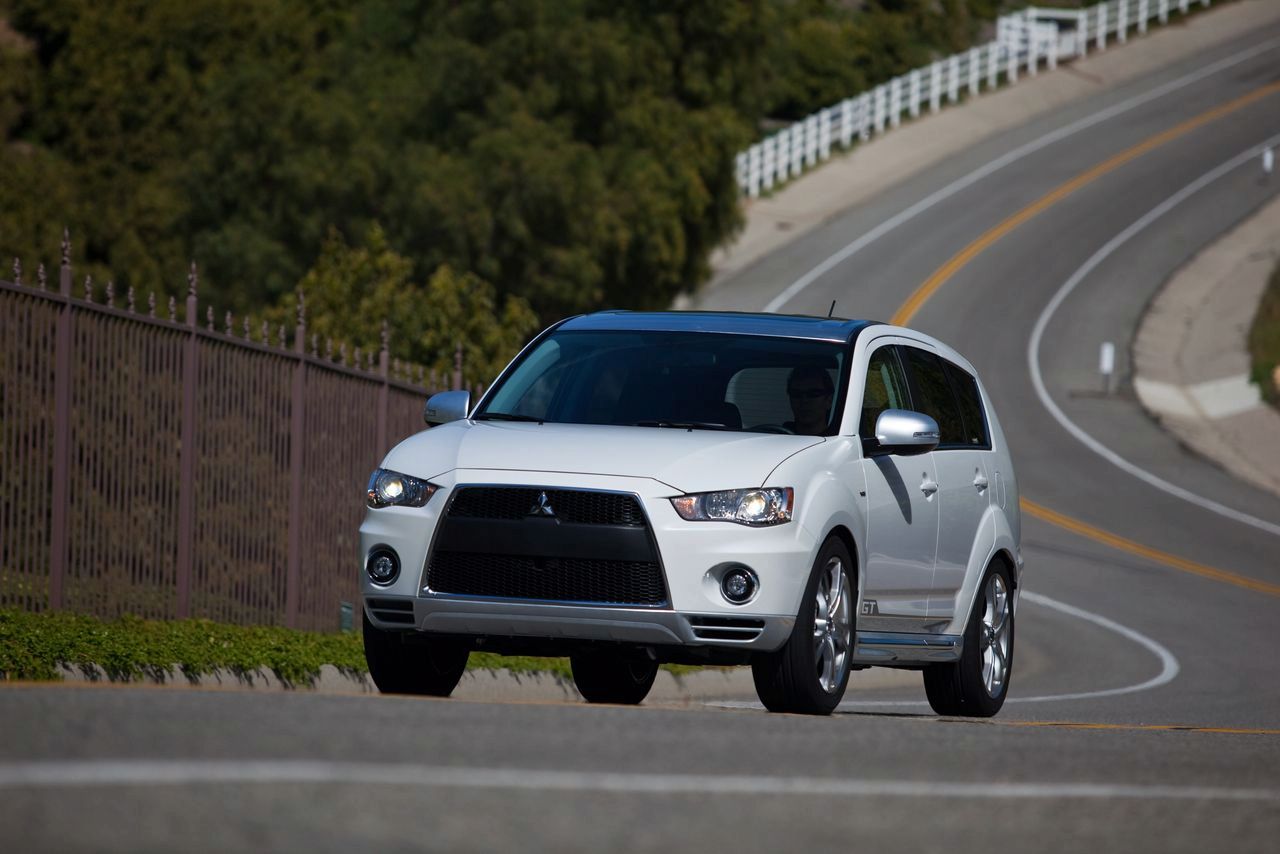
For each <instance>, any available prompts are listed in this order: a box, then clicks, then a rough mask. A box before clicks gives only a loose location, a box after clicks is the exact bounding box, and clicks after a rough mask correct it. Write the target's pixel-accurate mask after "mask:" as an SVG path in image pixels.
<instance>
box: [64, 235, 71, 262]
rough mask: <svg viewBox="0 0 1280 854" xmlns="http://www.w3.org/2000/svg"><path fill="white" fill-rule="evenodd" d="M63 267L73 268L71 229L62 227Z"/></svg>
mask: <svg viewBox="0 0 1280 854" xmlns="http://www.w3.org/2000/svg"><path fill="white" fill-rule="evenodd" d="M62 266H64V267H70V266H71V229H69V228H67V227H66V226H65V225H64V226H63V227H62Z"/></svg>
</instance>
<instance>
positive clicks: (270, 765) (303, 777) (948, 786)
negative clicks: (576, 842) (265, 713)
mask: <svg viewBox="0 0 1280 854" xmlns="http://www.w3.org/2000/svg"><path fill="white" fill-rule="evenodd" d="M216 783H223V784H226V783H236V784H244V783H256V784H277V785H279V784H290V783H293V784H297V783H337V784H341V785H351V784H359V785H388V786H430V787H441V788H450V789H522V790H530V791H539V792H542V791H558V792H566V791H568V792H610V793H620V794H645V795H685V794H688V795H802V796H809V797H812V796H827V797H899V798H963V799H970V798H972V799H982V800H989V799H991V798H1002V799H1047V798H1055V799H1056V798H1072V799H1089V800H1100V799H1111V798H1125V799H1131V800H1179V801H1181V800H1191V801H1246V802H1249V801H1252V802H1263V803H1277V802H1280V789H1245V788H1228V787H1217V786H1162V785H1126V784H1122V783H1068V782H1060V783H992V782H987V781H956V782H934V781H919V780H876V779H869V778H848V777H834V778H826V777H777V776H756V775H732V774H644V773H637V774H630V773H613V772H596V771H543V770H536V769H523V768H451V767H447V766H440V765H417V764H400V763H372V762H318V761H313V760H290V759H278V760H268V761H263V760H245V761H237V760H182V759H175V760H145V759H142V760H131V759H104V760H87V761H79V760H71V761H61V760H50V761H39V762H9V763H2V764H0V788H55V787H65V786H158V785H160V786H170V785H191V784H216Z"/></svg>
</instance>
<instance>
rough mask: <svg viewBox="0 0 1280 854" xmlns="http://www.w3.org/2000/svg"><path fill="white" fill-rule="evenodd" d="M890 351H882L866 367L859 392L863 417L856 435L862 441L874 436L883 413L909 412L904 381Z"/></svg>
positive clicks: (873, 356)
mask: <svg viewBox="0 0 1280 854" xmlns="http://www.w3.org/2000/svg"><path fill="white" fill-rule="evenodd" d="M893 351H894V348H893V347H881V348H880V349H879V350H876V351H875V352H874V353H872V354H871V359H870V361H869V362H868V363H867V384H866V386H865V387H864V388H863V391H862V416H861V417H860V418H859V419H858V435H859V436H862V437H863V438H864V439H869V438H872V437H874V436H875V435H876V419H877V418H879V417H880V413H881V412H884V411H885V410H886V409H910V408H911V401H910V400H908V399H907V380H906V377H904V376H903V374H902V366H901V365H899V364H898V358H897V356H895V355H894V352H893Z"/></svg>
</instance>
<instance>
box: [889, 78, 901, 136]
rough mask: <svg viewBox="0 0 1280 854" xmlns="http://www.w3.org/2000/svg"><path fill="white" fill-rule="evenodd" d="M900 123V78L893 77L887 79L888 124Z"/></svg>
mask: <svg viewBox="0 0 1280 854" xmlns="http://www.w3.org/2000/svg"><path fill="white" fill-rule="evenodd" d="M900 124H902V78H901V77H895V78H893V79H892V80H890V81H889V126H890V127H895V128H896V127H897V126H898V125H900Z"/></svg>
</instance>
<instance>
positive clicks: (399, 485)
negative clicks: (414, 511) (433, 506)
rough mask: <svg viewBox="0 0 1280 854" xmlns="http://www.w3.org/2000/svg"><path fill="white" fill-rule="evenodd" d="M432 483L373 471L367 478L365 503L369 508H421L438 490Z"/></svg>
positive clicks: (393, 473)
mask: <svg viewBox="0 0 1280 854" xmlns="http://www.w3.org/2000/svg"><path fill="white" fill-rule="evenodd" d="M438 488H439V487H437V486H436V485H435V484H434V483H427V482H426V481H425V480H419V479H418V478H416V477H409V475H407V474H400V473H399V472H394V471H387V470H386V469H375V470H374V472H373V474H372V475H370V476H369V496H368V498H367V499H366V500H365V503H366V504H368V505H369V506H370V507H390V506H392V505H393V504H394V505H398V506H400V507H421V506H422V505H424V504H426V503H427V501H428V500H429V499H430V498H431V496H432V495H434V494H435V491H436V490H437V489H438Z"/></svg>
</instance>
